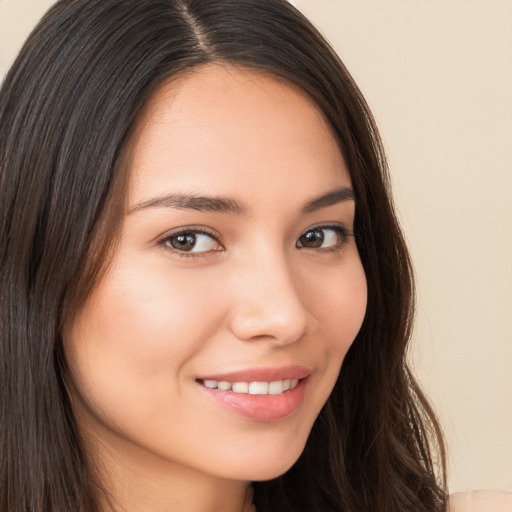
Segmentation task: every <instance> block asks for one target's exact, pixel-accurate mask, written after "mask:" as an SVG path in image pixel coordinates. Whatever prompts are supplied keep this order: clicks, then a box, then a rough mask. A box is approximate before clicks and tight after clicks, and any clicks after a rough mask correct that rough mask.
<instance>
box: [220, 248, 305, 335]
mask: <svg viewBox="0 0 512 512" xmlns="http://www.w3.org/2000/svg"><path fill="white" fill-rule="evenodd" d="M233 277H234V281H233V288H234V289H235V290H236V291H235V292H234V294H233V298H234V301H233V303H232V309H231V312H230V328H231V331H232V332H233V334H234V335H235V336H236V337H237V338H238V339H240V340H244V341H249V340H256V339H267V340H269V341H271V342H272V343H274V344H278V345H287V344H291V343H294V342H295V341H297V340H299V339H300V338H301V337H302V336H303V335H304V334H305V333H306V332H307V330H308V326H310V325H311V323H312V322H313V319H312V317H311V315H310V313H309V312H308V310H307V308H306V307H305V305H304V304H303V301H302V300H301V297H300V295H299V292H298V288H299V285H300V283H299V282H297V278H296V277H295V276H294V275H293V272H292V271H291V269H290V268H289V265H288V264H287V262H286V259H285V257H284V255H273V256H271V257H269V255H268V254H267V255H266V257H260V258H253V259H251V261H250V262H245V263H244V264H243V265H240V268H238V270H237V271H236V275H235V276H233Z"/></svg>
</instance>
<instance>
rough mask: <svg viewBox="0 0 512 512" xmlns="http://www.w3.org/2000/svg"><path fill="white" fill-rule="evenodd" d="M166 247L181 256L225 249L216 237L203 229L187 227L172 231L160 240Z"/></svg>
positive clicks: (160, 243)
mask: <svg viewBox="0 0 512 512" xmlns="http://www.w3.org/2000/svg"><path fill="white" fill-rule="evenodd" d="M158 244H159V245H161V246H163V247H164V248H166V249H170V250H172V251H174V252H177V253H178V254H179V255H180V256H194V255H196V254H201V253H207V252H211V251H221V250H223V247H222V245H221V244H220V243H219V242H218V241H217V240H216V238H215V237H214V236H213V235H212V234H209V233H207V232H205V231H203V230H199V229H187V230H181V231H178V232H174V233H171V234H169V235H167V236H166V237H165V238H163V239H162V240H160V241H159V242H158Z"/></svg>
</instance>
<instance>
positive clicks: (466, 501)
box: [448, 491, 512, 512]
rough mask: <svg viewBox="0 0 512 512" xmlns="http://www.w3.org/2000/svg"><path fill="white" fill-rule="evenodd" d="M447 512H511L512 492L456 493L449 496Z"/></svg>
mask: <svg viewBox="0 0 512 512" xmlns="http://www.w3.org/2000/svg"><path fill="white" fill-rule="evenodd" d="M448 512H512V492H505V491H469V492H456V493H455V494H452V495H451V496H450V501H449V506H448Z"/></svg>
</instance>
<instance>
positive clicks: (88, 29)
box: [0, 0, 446, 512]
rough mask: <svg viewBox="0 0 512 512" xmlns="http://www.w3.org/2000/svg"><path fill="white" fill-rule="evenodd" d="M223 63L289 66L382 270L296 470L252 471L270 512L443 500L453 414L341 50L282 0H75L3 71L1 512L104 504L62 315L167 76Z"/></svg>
mask: <svg viewBox="0 0 512 512" xmlns="http://www.w3.org/2000/svg"><path fill="white" fill-rule="evenodd" d="M213 61H216V62H225V63H229V64H231V65H235V66H242V67H249V68H252V69H260V70H265V71H266V72H270V73H272V74H274V75H276V76H280V77H282V78H284V79H286V80H288V81H289V82H291V83H293V84H295V85H296V86H298V87H300V88H301V89H303V90H304V91H305V92H307V93H308V94H309V95H310V96H311V98H312V99H313V100H314V101H315V102H316V104H317V105H318V106H319V107H320V108H321V110H322V111H323V112H324V114H325V116H326V118H327V119H328V121H329V123H330V124H331V127H332V129H333V131H334V133H335V134H336V136H337V138H338V141H339V145H340V148H341V151H342V152H343V154H344V156H345V159H346V161H347V164H348V167H349V170H350V173H351V178H352V183H353V187H354V190H355V194H356V217H355V231H356V240H357V246H358V249H359V253H360V257H361V260H362V263H363V266H364V270H365V273H366V278H367V282H368V307H367V312H366V317H365V320H364V323H363V326H362V328H361V331H360V332H359V334H358V336H357V338H356V340H355V341H354V343H353V345H352V347H351V349H350V350H349V352H348V354H347V356H346V358H345V361H344V363H343V366H342V370H341V374H340V377H339V379H338V382H337V384H336V386H335V389H334V391H333V393H332V395H331V396H330V398H329V400H328V402H327V404H326V405H325V407H324V408H323V410H322V412H321V413H320V416H319V417H318V419H317V421H316V423H315V425H314V427H313V430H312V432H311V435H310V437H309V439H308V442H307V445H306V448H305V450H304V452H303V454H302V456H301V457H300V458H299V460H298V461H297V463H296V464H295V465H294V466H293V467H292V469H291V470H290V471H288V472H287V473H286V474H284V475H283V476H281V477H279V478H277V479H275V480H272V481H269V482H255V483H254V487H255V498H254V500H255V504H256V506H257V509H258V512H274V511H275V512H286V511H290V512H291V511H294V512H297V511H308V512H313V511H315V512H328V511H333V512H334V511H336V512H339V511H346V512H356V511H358V512H360V511H362V510H365V511H371V512H387V511H389V512H391V511H393V512H400V511H403V512H405V511H408V512H413V511H414V512H422V511H425V512H426V511H430V512H433V511H443V510H445V508H446V494H445V481H444V449H443V441H442V436H441V432H440V428H439V425H438V423H437V421H436V418H435V416H434V413H433V412H432V410H431V408H430V406H429V405H428V402H427V400H426V399H425V397H424V395H423V394H422V392H421V391H420V389H419V387H418V385H417V384H416V382H415V380H414V378H413V376H412V375H411V373H410V371H409V369H408V366H407V360H406V350H407V343H408V340H409V338H410V335H411V324H412V317H413V310H414V286H413V276H412V270H411V263H410V260H409V255H408V252H407V249H406V247H405V244H404V240H403V237H402V234H401V231H400V229H399V226H398V223H397V219H396V217H395V214H394V210H393V205H392V200H391V193H390V189H389V182H388V174H387V167H386V159H385V155H384V152H383V150H382V145H381V143H380V139H379V135H378V132H377V129H376V126H375V123H374V121H373V118H372V115H371V112H370V110H369V108H368V106H367V105H366V103H365V100H364V98H363V96H362V95H361V93H360V92H359V90H358V88H357V86H356V84H355V83H354V81H353V80H352V78H351V77H350V75H349V73H348V71H347V70H346V69H345V67H344V65H343V64H342V62H341V61H340V60H339V58H338V56H337V55H336V54H335V53H334V51H333V50H332V49H331V48H330V47H329V45H328V44H327V43H326V41H325V40H324V39H323V38H322V36H321V35H320V34H319V33H318V31H317V30H316V29H315V28H314V27H313V26H312V25H311V24H310V23H309V22H308V21H307V20H306V19H305V18H304V17H303V16H302V15H301V14H300V13H299V12H298V11H297V10H296V9H294V8H293V7H292V6H291V5H289V4H288V3H287V2H286V1H285V0H102V1H95V0H62V1H60V2H58V3H57V4H56V5H55V6H54V7H53V8H51V9H50V11H49V12H48V13H47V15H46V16H45V17H44V18H43V19H42V21H41V22H40V23H39V25H38V26H37V27H36V29H35V30H34V31H33V33H32V34H31V35H30V37H29V39H28V40H27V42H26V44H25V45H24V47H23V49H22V50H21V53H20V55H19V56H18V58H17V60H16V62H15V63H14V65H13V66H12V68H11V70H10V71H9V73H8V75H7V77H6V78H5V81H4V83H3V86H2V89H1V91H0V315H1V317H0V318H1V320H0V322H1V323H0V328H1V331H0V337H1V338H0V509H1V510H6V511H7V510H8V511H9V512H22V511H23V512H26V511H27V510H32V511H41V512H42V511H44V512H57V511H59V512H62V511H64V510H66V511H83V512H93V511H97V510H98V504H97V503H98V499H97V497H98V493H99V492H101V483H100V482H97V481H96V480H95V478H94V473H93V472H92V471H91V465H90V464H89V462H88V461H87V459H86V456H85V454H84V451H83V447H82V445H81V440H80V436H79V434H78V429H77V425H76V423H75V419H74V416H73V411H72V408H71V406H70V402H69V398H68V395H67V392H66V388H65V383H64V376H65V372H66V364H65V360H64V358H63V357H62V346H61V339H60V332H61V327H62V323H63V321H64V319H65V318H66V317H69V316H71V317H72V315H73V313H74V312H75V311H76V310H77V309H78V308H79V307H80V305H81V304H82V302H83V300H84V299H85V298H86V297H87V295H88V293H89V292H90V290H91V287H92V286H93V285H94V283H95V282H97V280H98V279H99V277H100V274H101V271H102V270H103V269H104V267H105V265H106V262H108V255H109V254H110V253H111V251H112V250H113V247H114V246H113V244H114V242H115V239H116V235H117V233H118V228H119V225H120V222H121V219H122V214H123V209H122V203H123V198H124V196H125V188H126V176H125V175H126V172H125V168H124V166H123V165H122V164H123V154H124V151H125V149H126V147H127V141H128V140H129V136H130V131H131V129H132V127H133V125H134V123H135V121H136V119H137V116H138V114H139V113H140V112H141V109H142V108H143V107H144V105H145V103H146V101H147V99H148V98H149V97H150V95H151V93H152V91H153V90H154V89H155V87H156V86H157V85H158V84H159V83H161V82H162V81H163V80H165V79H167V78H169V77H172V76H176V75H177V74H179V73H183V72H185V71H187V70H190V69H192V68H194V67H197V66H200V65H202V64H205V63H208V62H213ZM436 475H437V476H436Z"/></svg>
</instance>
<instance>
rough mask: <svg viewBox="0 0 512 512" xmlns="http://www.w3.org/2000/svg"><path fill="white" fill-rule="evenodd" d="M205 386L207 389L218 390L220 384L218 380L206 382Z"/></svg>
mask: <svg viewBox="0 0 512 512" xmlns="http://www.w3.org/2000/svg"><path fill="white" fill-rule="evenodd" d="M203 384H204V387H205V388H210V389H217V384H218V382H217V381H216V380H205V381H204V382H203Z"/></svg>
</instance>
